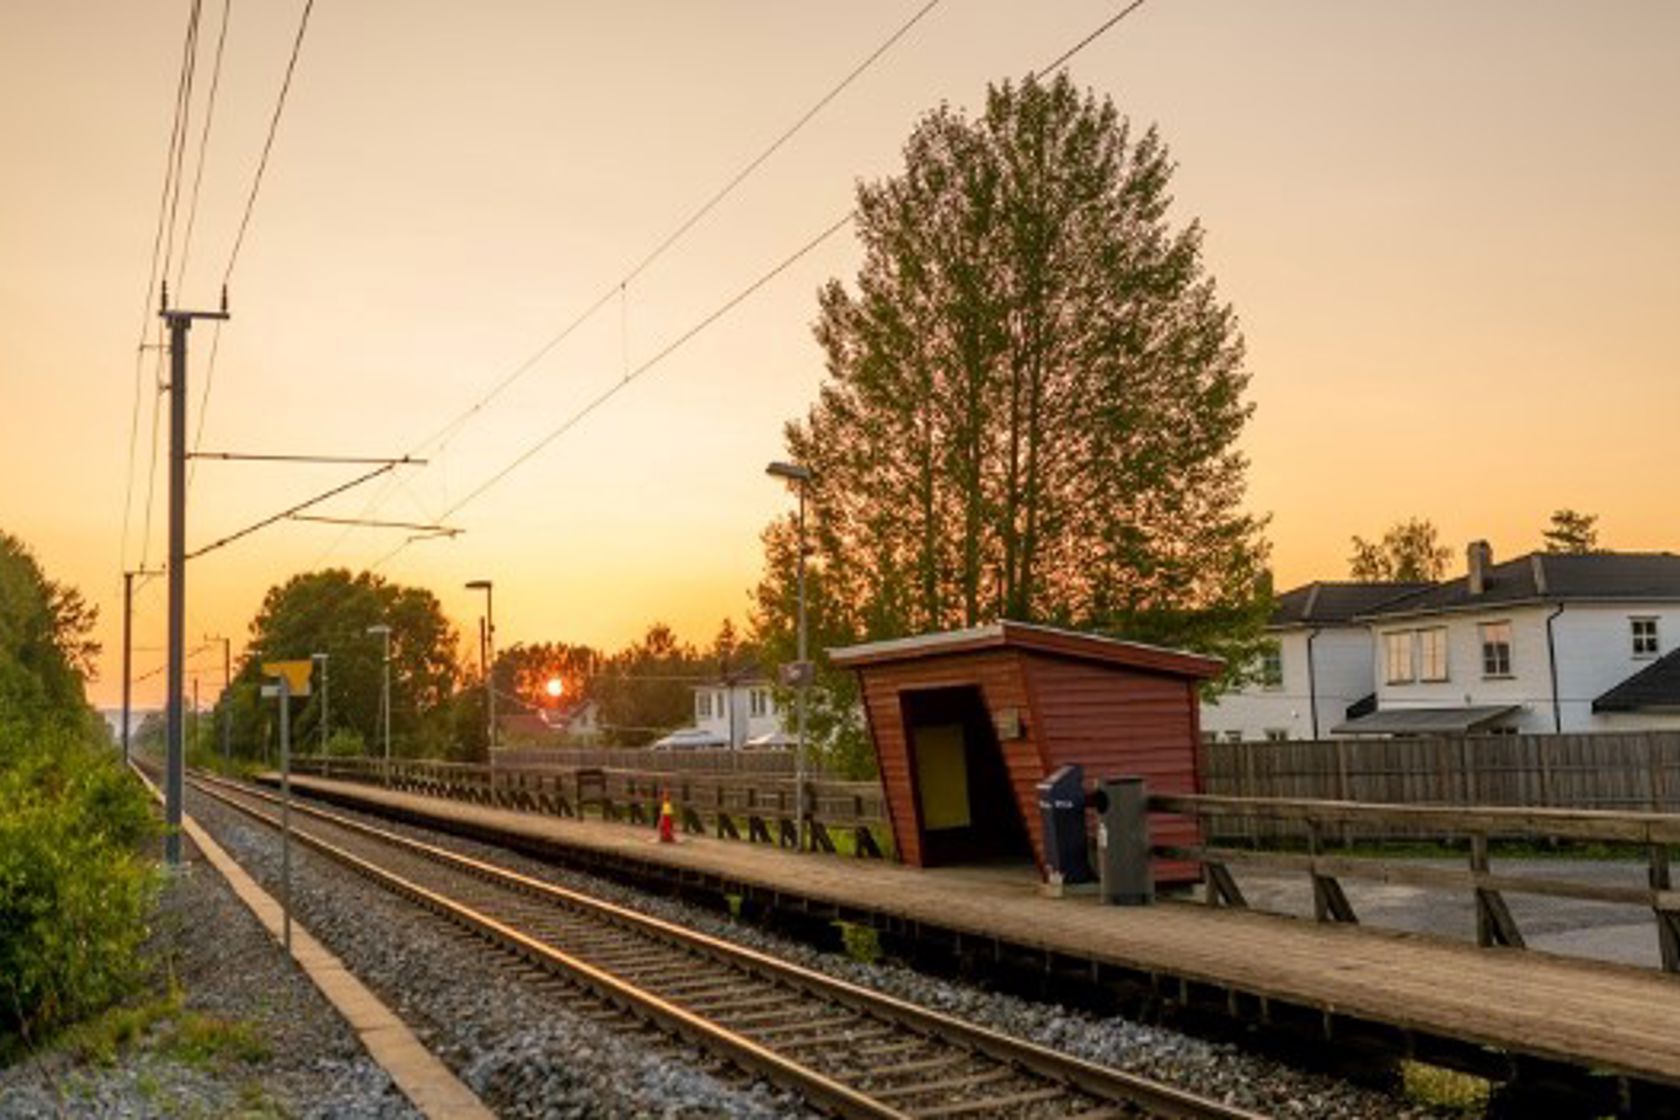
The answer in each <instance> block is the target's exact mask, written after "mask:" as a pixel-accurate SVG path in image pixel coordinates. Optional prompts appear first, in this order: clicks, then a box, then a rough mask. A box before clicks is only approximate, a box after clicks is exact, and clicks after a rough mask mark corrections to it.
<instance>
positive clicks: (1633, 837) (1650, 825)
mask: <svg viewBox="0 0 1680 1120" xmlns="http://www.w3.org/2000/svg"><path fill="white" fill-rule="evenodd" d="M1149 808H1150V809H1151V810H1154V811H1156V812H1164V813H1175V814H1184V815H1187V816H1193V817H1197V818H1200V819H1201V820H1203V821H1204V822H1206V823H1207V827H1208V831H1209V832H1210V833H1217V832H1220V831H1223V829H1222V828H1221V827H1220V823H1219V822H1224V821H1229V820H1230V819H1232V818H1233V817H1236V818H1247V819H1255V818H1262V819H1267V820H1272V821H1276V822H1278V823H1280V824H1282V825H1285V826H1286V827H1288V828H1289V829H1290V830H1291V831H1293V832H1297V833H1300V834H1302V835H1304V836H1305V837H1306V839H1307V845H1306V851H1305V852H1304V853H1299V854H1296V853H1289V852H1266V851H1257V850H1253V849H1244V848H1231V847H1221V846H1219V845H1218V843H1217V842H1209V843H1203V844H1198V845H1194V846H1191V847H1176V846H1175V847H1160V846H1158V847H1157V848H1156V849H1155V852H1156V854H1157V855H1159V856H1162V857H1164V858H1168V859H1190V860H1196V861H1198V862H1200V863H1201V865H1202V869H1203V871H1204V872H1205V875H1206V878H1207V885H1208V890H1207V903H1208V905H1210V906H1231V907H1244V906H1246V905H1247V900H1246V899H1245V898H1244V897H1243V893H1242V889H1241V888H1240V887H1239V886H1238V885H1237V881H1236V879H1235V877H1234V876H1233V875H1232V874H1231V870H1230V868H1231V867H1232V866H1233V865H1236V866H1243V867H1260V868H1265V869H1271V870H1287V871H1295V872H1304V873H1305V874H1306V875H1307V876H1308V877H1309V879H1310V881H1311V883H1312V891H1313V913H1314V915H1315V916H1316V917H1317V919H1318V920H1319V921H1321V922H1346V923H1355V922H1357V921H1358V920H1359V919H1358V917H1357V915H1355V913H1354V910H1353V907H1352V905H1351V904H1350V903H1349V901H1348V898H1347V895H1346V894H1345V893H1344V892H1343V890H1342V886H1341V882H1340V880H1341V879H1342V878H1361V879H1372V880H1376V881H1379V882H1384V883H1402V884H1406V885H1409V886H1416V887H1425V888H1434V889H1444V890H1450V891H1460V892H1464V893H1466V894H1469V895H1471V896H1472V898H1473V899H1474V902H1475V906H1476V941H1477V944H1479V945H1483V946H1506V947H1510V948H1516V949H1520V948H1523V947H1524V940H1523V935H1522V931H1521V930H1520V929H1519V928H1518V927H1517V923H1516V920H1515V919H1514V918H1513V917H1512V915H1511V911H1510V909H1509V907H1508V906H1507V905H1506V904H1505V898H1504V896H1505V895H1506V894H1508V893H1514V894H1535V895H1544V896H1549V897H1552V898H1569V899H1579V900H1586V901H1591V902H1606V903H1621V904H1623V905H1632V906H1641V907H1646V908H1649V909H1650V911H1651V913H1652V916H1653V917H1654V918H1655V920H1656V925H1657V941H1658V947H1659V955H1660V958H1661V962H1662V969H1663V971H1664V972H1671V973H1674V972H1680V892H1677V891H1675V889H1674V880H1673V876H1672V873H1671V871H1670V863H1669V849H1670V848H1672V847H1674V846H1675V845H1676V844H1680V816H1676V815H1674V814H1672V813H1650V812H1630V811H1621V812H1611V811H1603V810H1573V809H1527V808H1510V807H1506V808H1483V809H1476V808H1470V807H1466V806H1458V805H1451V806H1445V805H1373V804H1366V803H1359V802H1352V801H1308V800H1299V799H1284V798H1258V797H1253V798H1239V797H1218V796H1207V795H1200V796H1191V795H1183V794H1157V795H1155V796H1152V797H1150V798H1149ZM1350 829H1351V830H1359V831H1372V832H1380V833H1387V834H1393V833H1423V834H1428V835H1431V836H1440V837H1446V838H1462V839H1465V840H1468V841H1469V866H1468V867H1465V868H1452V867H1439V866H1432V865H1423V864H1418V863H1416V862H1413V861H1403V860H1388V859H1370V858H1363V857H1361V858H1354V857H1349V856H1340V857H1338V856H1335V855H1332V854H1330V853H1328V852H1326V851H1325V850H1324V847H1325V843H1324V842H1325V840H1326V838H1327V837H1329V836H1331V835H1335V834H1338V833H1346V832H1347V831H1348V830H1350ZM1492 836H1507V837H1520V838H1527V839H1538V838H1542V837H1564V838H1567V839H1570V840H1575V841H1583V842H1588V843H1591V842H1600V843H1613V844H1623V845H1631V846H1634V847H1637V848H1640V849H1643V850H1644V852H1645V854H1646V859H1647V861H1648V862H1647V868H1646V882H1647V885H1646V886H1644V887H1634V886H1620V885H1612V884H1606V883H1598V882H1586V881H1580V880H1565V879H1558V878H1554V877H1551V876H1544V877H1542V876H1525V875H1521V874H1509V873H1507V874H1498V873H1495V872H1493V871H1492V870H1491V869H1490V867H1489V864H1488V839H1489V837H1492Z"/></svg>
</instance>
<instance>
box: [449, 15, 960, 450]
mask: <svg viewBox="0 0 1680 1120" xmlns="http://www.w3.org/2000/svg"><path fill="white" fill-rule="evenodd" d="M939 3H940V0H928V2H927V3H926V4H924V5H922V7H921V8H919V9H918V10H917V11H916V12H915V14H914V15H912V16H911V17H910V18H909V19H908V20H906V21H905V22H904V23H903V24H901V25H900V26H899V27H898V29H897V30H895V31H894V32H893V33H892V34H891V35H889V36H887V38H886V39H885V40H884V41H882V42H881V44H880V45H879V46H877V47H876V48H875V49H874V50H873V51H871V52H870V53H869V54H868V55H867V56H865V57H864V59H863V60H862V61H861V62H859V63H858V64H857V65H856V66H854V67H852V69H851V70H850V71H849V72H848V73H847V74H846V76H845V77H843V78H841V79H840V81H839V82H837V83H836V84H835V85H833V86H831V87H830V88H829V89H828V91H827V92H826V93H824V94H823V95H822V96H821V97H820V98H818V99H817V101H816V103H815V104H813V105H812V106H811V107H810V108H809V109H807V110H805V112H804V113H802V114H801V115H800V116H799V118H798V119H797V120H795V121H794V122H793V123H792V124H791V125H789V126H788V127H787V128H786V129H784V130H783V131H782V132H781V134H780V135H778V136H777V137H776V138H775V139H774V140H772V141H771V142H770V144H769V145H768V146H767V147H766V148H764V150H763V151H761V152H759V153H758V154H757V155H756V156H754V157H753V158H752V159H750V160H748V161H747V163H746V165H745V166H743V167H742V168H741V169H740V170H739V171H737V172H736V173H735V174H734V175H732V176H731V177H730V178H729V179H728V180H727V181H726V182H725V183H724V184H723V185H722V186H721V187H719V188H718V189H717V190H716V191H714V192H713V193H712V195H711V196H710V197H709V198H707V199H706V201H705V202H703V203H701V205H700V206H699V207H698V208H697V209H696V210H695V211H694V212H693V213H691V214H690V215H689V216H688V217H687V218H685V219H684V220H683V221H682V222H681V223H680V224H678V226H677V227H676V229H674V230H672V231H671V232H670V233H669V234H667V235H666V236H665V237H664V239H663V240H661V241H660V242H659V244H658V245H656V246H654V248H653V249H652V250H651V251H650V252H648V253H647V254H646V255H645V256H643V257H642V258H641V260H639V261H637V262H636V264H634V265H633V266H631V268H630V269H629V271H627V272H626V273H625V274H624V275H623V276H622V277H621V278H619V280H618V281H617V282H615V283H614V284H612V285H611V286H609V287H608V288H607V289H606V290H605V291H603V292H602V293H601V294H600V295H599V296H598V297H596V299H595V300H594V302H592V303H591V304H590V305H589V306H588V307H586V308H585V309H584V310H583V311H582V312H580V313H579V314H578V315H577V316H576V317H575V318H573V319H572V320H571V321H570V322H569V323H567V324H566V326H565V327H564V328H562V329H561V331H560V332H559V333H558V334H556V335H554V336H553V337H552V338H550V339H549V340H548V341H547V342H545V343H543V345H542V346H541V347H539V348H538V349H537V351H536V352H535V353H534V354H532V355H531V356H530V357H529V358H527V359H526V360H525V361H523V362H521V363H520V364H519V365H518V366H516V367H515V368H514V369H513V371H512V372H511V373H509V374H507V375H506V376H505V377H503V378H502V380H501V381H498V382H497V383H496V384H495V386H494V387H492V388H491V390H490V391H489V392H488V393H486V394H485V395H484V396H482V397H480V398H479V399H478V400H477V401H476V402H475V403H473V404H472V405H471V406H470V407H468V408H467V409H466V410H465V411H463V412H462V413H460V414H459V415H458V416H456V417H455V418H454V419H453V420H451V421H450V422H449V423H447V424H445V425H444V426H443V427H442V428H441V429H439V430H438V431H437V432H435V433H433V434H432V435H431V436H429V437H427V438H426V439H425V440H424V441H422V442H421V443H420V444H419V445H418V447H416V450H419V449H420V448H424V447H428V446H430V445H431V444H432V443H434V442H436V441H437V440H439V439H445V438H447V437H448V436H450V435H452V434H453V433H454V431H455V430H457V429H458V428H459V427H460V425H462V424H464V423H465V422H466V421H467V420H469V419H471V418H472V416H473V415H475V414H476V413H478V412H480V411H482V410H483V408H484V407H485V406H486V405H488V404H489V403H490V402H491V401H493V400H495V399H496V398H497V397H498V396H500V395H501V394H502V392H503V391H504V390H506V389H507V388H508V387H509V386H510V385H512V384H513V383H514V382H516V381H518V380H519V379H520V378H521V377H523V376H524V375H525V374H526V373H529V372H530V371H531V369H532V368H533V367H534V366H536V364H537V363H538V362H540V361H542V359H543V358H545V357H547V356H548V355H549V353H550V352H551V351H553V349H554V348H555V347H556V346H559V345H560V344H561V343H562V342H564V341H565V340H566V339H567V338H568V337H569V336H570V335H571V334H572V332H574V331H576V330H577V329H578V328H579V327H581V326H582V325H583V324H584V323H585V322H587V321H588V320H589V319H591V318H592V317H593V316H594V315H595V313H596V312H598V311H600V310H601V308H603V307H605V306H606V305H607V304H608V303H609V302H611V301H612V299H613V298H614V297H615V296H621V295H622V294H623V292H624V289H625V288H626V287H627V286H628V285H629V284H630V282H631V281H632V280H634V279H636V278H637V277H638V276H640V275H641V274H642V273H643V272H644V271H646V270H647V269H648V268H649V267H650V266H652V264H653V263H654V262H655V261H657V260H658V259H659V258H660V257H662V256H664V255H665V253H666V252H667V251H668V250H670V248H671V247H672V246H674V245H675V244H676V243H677V242H678V241H680V240H682V238H683V237H684V236H685V235H686V234H687V233H688V232H689V231H690V230H691V229H693V228H694V227H695V226H696V225H698V224H699V223H700V221H701V220H702V219H703V218H705V217H706V215H707V214H710V213H711V212H712V211H713V210H715V209H716V208H717V207H718V206H719V204H721V203H722V202H723V200H724V199H726V198H728V197H729V196H730V195H731V194H733V193H734V192H735V189H736V188H737V187H739V186H740V185H741V184H742V183H743V182H745V181H746V180H747V178H748V177H749V176H751V175H752V173H753V172H755V171H757V170H758V169H759V168H760V167H761V166H763V164H764V163H765V161H767V160H768V159H769V158H770V157H771V156H773V155H775V154H776V152H777V151H779V150H780V149H781V148H782V146H783V145H785V144H786V143H787V142H788V141H789V140H791V139H793V137H794V135H795V134H797V133H798V132H799V131H800V130H801V129H803V128H804V127H805V126H806V125H807V124H809V123H811V121H812V120H813V119H814V118H815V117H816V116H817V114H818V113H820V112H822V111H823V109H825V108H827V107H828V105H829V103H830V102H832V101H833V100H834V99H835V98H836V97H838V96H840V94H842V93H843V92H845V90H846V88H847V87H848V86H850V85H851V84H852V83H853V82H855V81H856V80H857V79H858V78H860V77H861V76H862V75H863V73H864V72H865V71H866V70H868V69H869V68H870V67H871V66H873V65H874V64H875V62H876V61H877V60H879V59H880V57H881V56H882V55H884V54H886V53H887V51H889V50H890V49H892V47H893V46H894V45H895V44H896V43H897V42H898V41H899V40H900V39H902V38H904V36H905V35H907V34H909V32H910V30H911V28H913V27H915V26H916V24H918V23H920V22H921V21H922V19H923V17H925V16H926V15H927V14H928V13H929V12H931V11H932V10H933V9H934V8H936V7H938V6H939Z"/></svg>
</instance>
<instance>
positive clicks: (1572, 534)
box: [1544, 509, 1598, 552]
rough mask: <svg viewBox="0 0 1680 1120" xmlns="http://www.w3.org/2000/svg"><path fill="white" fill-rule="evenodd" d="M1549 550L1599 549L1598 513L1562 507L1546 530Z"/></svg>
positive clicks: (1581, 550) (1585, 550)
mask: <svg viewBox="0 0 1680 1120" xmlns="http://www.w3.org/2000/svg"><path fill="white" fill-rule="evenodd" d="M1544 535H1545V538H1546V551H1547V552H1596V551H1598V515H1597V514H1596V513H1580V512H1577V511H1576V510H1572V509H1560V510H1558V511H1556V512H1555V513H1553V514H1552V523H1551V526H1550V527H1549V528H1548V529H1547V530H1546V532H1545V534H1544Z"/></svg>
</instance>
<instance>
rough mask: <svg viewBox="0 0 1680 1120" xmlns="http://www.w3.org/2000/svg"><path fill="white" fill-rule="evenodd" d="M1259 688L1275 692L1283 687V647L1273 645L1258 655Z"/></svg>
mask: <svg viewBox="0 0 1680 1120" xmlns="http://www.w3.org/2000/svg"><path fill="white" fill-rule="evenodd" d="M1260 687H1261V688H1264V689H1266V690H1268V691H1273V692H1275V691H1277V690H1278V689H1280V688H1282V687H1283V647H1282V646H1279V645H1276V644H1273V645H1269V646H1267V647H1266V650H1265V652H1264V653H1262V654H1261V655H1260Z"/></svg>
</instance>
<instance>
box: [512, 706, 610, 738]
mask: <svg viewBox="0 0 1680 1120" xmlns="http://www.w3.org/2000/svg"><path fill="white" fill-rule="evenodd" d="M496 730H497V735H498V738H499V740H500V741H501V742H502V743H505V744H508V745H510V746H516V745H517V746H540V747H559V746H568V747H584V746H590V745H592V744H594V743H595V742H597V741H599V739H600V735H601V713H600V707H599V706H598V705H597V704H596V703H595V701H593V700H587V699H585V700H578V701H575V702H573V703H571V704H567V705H565V706H564V707H560V708H537V709H535V710H533V711H528V712H511V713H509V714H507V715H500V716H497V717H496Z"/></svg>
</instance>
